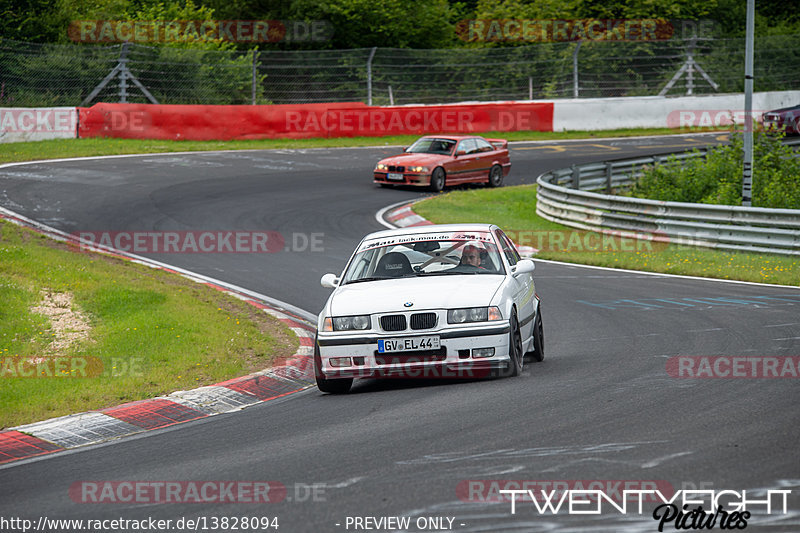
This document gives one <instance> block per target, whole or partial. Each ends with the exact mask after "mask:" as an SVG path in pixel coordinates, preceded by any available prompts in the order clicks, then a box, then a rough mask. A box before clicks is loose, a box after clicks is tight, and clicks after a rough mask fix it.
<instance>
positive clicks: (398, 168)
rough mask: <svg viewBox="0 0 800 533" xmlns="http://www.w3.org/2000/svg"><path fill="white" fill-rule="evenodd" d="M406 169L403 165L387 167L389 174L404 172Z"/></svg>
mask: <svg viewBox="0 0 800 533" xmlns="http://www.w3.org/2000/svg"><path fill="white" fill-rule="evenodd" d="M405 170H406V167H405V166H403V165H389V172H405Z"/></svg>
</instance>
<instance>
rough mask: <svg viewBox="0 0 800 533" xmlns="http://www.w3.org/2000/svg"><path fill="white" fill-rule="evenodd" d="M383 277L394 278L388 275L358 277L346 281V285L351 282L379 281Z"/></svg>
mask: <svg viewBox="0 0 800 533" xmlns="http://www.w3.org/2000/svg"><path fill="white" fill-rule="evenodd" d="M381 279H392V278H388V277H366V278H358V279H352V280H350V281H348V282H347V283H345V285H350V284H351V283H361V282H362V281H378V280H381Z"/></svg>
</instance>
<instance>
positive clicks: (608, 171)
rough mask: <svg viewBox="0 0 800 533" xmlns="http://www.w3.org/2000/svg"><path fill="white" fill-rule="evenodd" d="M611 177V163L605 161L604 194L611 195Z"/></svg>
mask: <svg viewBox="0 0 800 533" xmlns="http://www.w3.org/2000/svg"><path fill="white" fill-rule="evenodd" d="M612 175H613V168H612V164H611V161H606V192H607V193H608V194H611V177H612Z"/></svg>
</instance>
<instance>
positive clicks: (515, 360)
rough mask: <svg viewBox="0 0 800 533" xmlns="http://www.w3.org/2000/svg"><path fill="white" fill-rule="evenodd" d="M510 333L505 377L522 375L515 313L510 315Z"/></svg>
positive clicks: (519, 342)
mask: <svg viewBox="0 0 800 533" xmlns="http://www.w3.org/2000/svg"><path fill="white" fill-rule="evenodd" d="M510 322H511V323H510V325H511V331H509V332H508V356H509V357H510V360H509V362H508V366H507V367H506V376H508V377H512V378H513V377H516V376H519V375H520V374H521V373H522V365H523V364H524V361H523V358H524V354H523V353H522V333H521V332H520V330H519V321H518V320H517V313H516V311H514V313H513V314H512V315H511V321H510Z"/></svg>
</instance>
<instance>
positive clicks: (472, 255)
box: [461, 250, 481, 266]
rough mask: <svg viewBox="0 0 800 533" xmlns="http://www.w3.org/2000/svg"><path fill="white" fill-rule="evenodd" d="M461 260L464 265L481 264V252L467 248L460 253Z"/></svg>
mask: <svg viewBox="0 0 800 533" xmlns="http://www.w3.org/2000/svg"><path fill="white" fill-rule="evenodd" d="M461 262H462V263H464V264H465V265H472V266H481V254H480V252H479V251H478V250H468V251H465V252H464V253H463V254H462V255H461Z"/></svg>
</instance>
